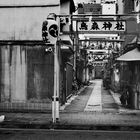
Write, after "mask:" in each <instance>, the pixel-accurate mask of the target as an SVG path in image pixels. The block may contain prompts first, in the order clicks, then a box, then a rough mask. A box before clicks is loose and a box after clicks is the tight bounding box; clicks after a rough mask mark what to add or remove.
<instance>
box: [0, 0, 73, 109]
mask: <svg viewBox="0 0 140 140" xmlns="http://www.w3.org/2000/svg"><path fill="white" fill-rule="evenodd" d="M64 7H65V8H66V7H67V11H66V9H65V8H64ZM73 9H74V3H73V1H72V0H67V1H63V0H61V1H59V0H51V1H44V0H41V1H40V0H39V1H37V0H31V1H27V0H21V1H18V0H8V1H4V0H2V1H0V16H1V21H0V33H1V35H0V46H1V49H0V62H1V63H0V65H1V66H0V68H1V70H0V79H1V80H0V109H1V110H11V109H12V110H16V111H17V110H42V111H45V110H48V109H51V100H52V96H53V87H54V80H53V79H54V55H53V53H47V52H45V49H46V47H48V46H47V45H46V44H45V43H44V42H43V41H42V23H43V21H44V20H45V19H46V18H47V16H48V15H49V14H50V13H55V14H56V15H60V14H67V15H69V14H71V13H72V12H73ZM57 19H58V21H59V18H57ZM58 23H59V22H58ZM59 40H60V39H59ZM61 40H63V38H62V39H61ZM64 40H65V38H64ZM70 46H72V44H70ZM57 47H59V50H60V51H59V57H60V63H62V61H61V60H62V58H61V57H62V55H61V45H60V43H57ZM60 79H61V80H62V78H60ZM61 94H63V93H62V92H61Z"/></svg>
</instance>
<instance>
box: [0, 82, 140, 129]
mask: <svg viewBox="0 0 140 140" xmlns="http://www.w3.org/2000/svg"><path fill="white" fill-rule="evenodd" d="M97 83H98V82H95V84H91V85H90V86H87V87H84V88H82V89H81V90H80V92H79V93H78V95H76V97H72V98H73V99H71V102H69V104H71V106H69V105H66V106H65V107H63V108H61V111H60V118H59V122H58V123H56V124H55V125H54V124H53V123H52V114H51V112H50V113H5V112H1V113H0V115H2V114H3V115H5V117H6V118H5V121H4V122H2V123H0V127H1V128H29V129H75V130H77V129H82V130H84V129H86V130H135V131H140V111H139V110H129V111H126V110H124V109H123V108H121V105H119V112H110V113H108V112H102V111H97V109H98V107H97V108H96V105H94V104H95V103H96V104H98V103H100V102H101V101H100V100H101V93H100V92H99V91H97V88H99V86H100V84H99V83H98V84H97ZM93 91H94V92H93ZM95 91H96V92H95ZM110 92H111V94H112V96H113V98H114V100H115V102H116V103H118V104H119V100H118V99H119V98H118V97H119V94H116V93H113V92H112V91H110ZM97 93H98V94H97ZM106 98H108V96H106ZM97 99H99V100H97ZM95 100H97V102H98V101H100V102H98V103H97V102H92V101H95ZM92 105H93V106H92ZM75 106H79V108H78V109H76V108H75ZM89 107H91V108H90V110H88V109H89ZM72 108H75V110H74V111H73V112H72V111H70V110H71V109H72ZM94 109H95V110H96V111H94Z"/></svg>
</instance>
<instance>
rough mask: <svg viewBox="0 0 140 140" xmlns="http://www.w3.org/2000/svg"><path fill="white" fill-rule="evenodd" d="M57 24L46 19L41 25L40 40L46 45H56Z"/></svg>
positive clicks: (52, 20)
mask: <svg viewBox="0 0 140 140" xmlns="http://www.w3.org/2000/svg"><path fill="white" fill-rule="evenodd" d="M58 32H59V29H58V23H57V21H55V20H54V19H47V20H45V21H44V22H43V24H42V39H43V41H44V42H45V43H47V44H56V41H57V38H58V34H59V33H58Z"/></svg>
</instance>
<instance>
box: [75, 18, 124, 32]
mask: <svg viewBox="0 0 140 140" xmlns="http://www.w3.org/2000/svg"><path fill="white" fill-rule="evenodd" d="M77 29H78V31H125V30H126V22H125V21H120V20H118V21H90V22H89V21H78V23H77Z"/></svg>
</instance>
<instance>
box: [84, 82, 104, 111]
mask: <svg viewBox="0 0 140 140" xmlns="http://www.w3.org/2000/svg"><path fill="white" fill-rule="evenodd" d="M95 82H96V83H95V85H94V88H93V90H92V93H91V95H90V98H89V100H88V102H87V105H86V107H85V109H84V111H102V100H101V84H102V81H101V80H100V81H95Z"/></svg>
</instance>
